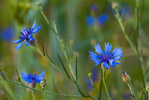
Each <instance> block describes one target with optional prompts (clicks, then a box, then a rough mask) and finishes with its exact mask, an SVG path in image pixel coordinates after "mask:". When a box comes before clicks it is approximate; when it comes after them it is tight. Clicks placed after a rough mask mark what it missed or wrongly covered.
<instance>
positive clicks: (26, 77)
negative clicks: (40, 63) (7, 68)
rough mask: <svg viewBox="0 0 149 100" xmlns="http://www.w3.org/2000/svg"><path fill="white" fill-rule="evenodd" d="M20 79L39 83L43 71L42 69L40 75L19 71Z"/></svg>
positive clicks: (43, 73) (42, 76)
mask: <svg viewBox="0 0 149 100" xmlns="http://www.w3.org/2000/svg"><path fill="white" fill-rule="evenodd" d="M21 75H22V79H23V80H24V81H26V82H28V83H31V84H36V83H38V84H40V82H41V80H42V79H43V78H44V75H45V71H43V72H42V73H41V74H40V75H36V74H30V73H23V72H21Z"/></svg>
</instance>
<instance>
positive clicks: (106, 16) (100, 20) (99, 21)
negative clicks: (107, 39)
mask: <svg viewBox="0 0 149 100" xmlns="http://www.w3.org/2000/svg"><path fill="white" fill-rule="evenodd" d="M97 20H98V23H99V24H104V23H105V22H106V21H107V20H108V15H107V14H103V15H102V16H99V17H98V19H97Z"/></svg>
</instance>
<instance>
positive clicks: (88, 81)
mask: <svg viewBox="0 0 149 100" xmlns="http://www.w3.org/2000/svg"><path fill="white" fill-rule="evenodd" d="M91 79H92V81H93V82H94V83H95V82H96V81H97V79H98V70H97V68H94V69H93V70H92V76H91ZM85 81H86V83H87V87H88V89H89V90H91V89H92V88H93V87H92V83H91V81H90V80H89V79H88V77H86V78H85Z"/></svg>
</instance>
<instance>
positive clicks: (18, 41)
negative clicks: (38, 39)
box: [12, 39, 23, 44]
mask: <svg viewBox="0 0 149 100" xmlns="http://www.w3.org/2000/svg"><path fill="white" fill-rule="evenodd" d="M22 41H23V39H19V40H15V41H12V42H14V43H15V44H17V43H20V42H22Z"/></svg>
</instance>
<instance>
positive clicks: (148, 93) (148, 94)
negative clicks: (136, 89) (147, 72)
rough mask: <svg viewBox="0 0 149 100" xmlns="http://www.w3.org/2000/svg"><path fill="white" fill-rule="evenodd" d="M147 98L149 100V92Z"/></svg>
mask: <svg viewBox="0 0 149 100" xmlns="http://www.w3.org/2000/svg"><path fill="white" fill-rule="evenodd" d="M147 98H148V100H149V91H148V92H147Z"/></svg>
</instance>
